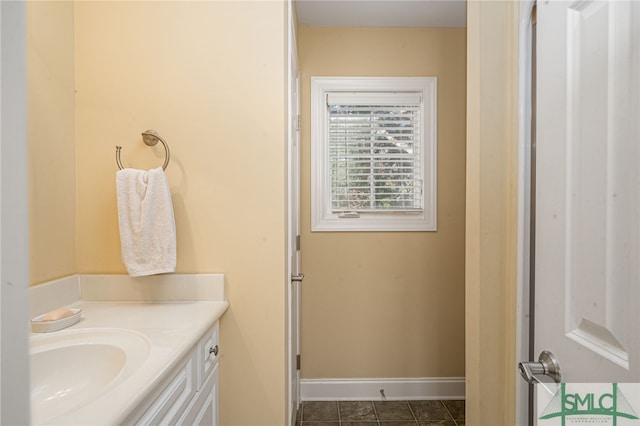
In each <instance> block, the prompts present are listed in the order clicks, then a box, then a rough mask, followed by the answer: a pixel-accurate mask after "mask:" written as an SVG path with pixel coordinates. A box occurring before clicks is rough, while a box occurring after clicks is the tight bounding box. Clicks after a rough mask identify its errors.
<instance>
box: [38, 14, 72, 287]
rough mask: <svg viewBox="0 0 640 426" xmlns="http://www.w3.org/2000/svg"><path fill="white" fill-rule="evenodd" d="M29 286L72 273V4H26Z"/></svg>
mask: <svg viewBox="0 0 640 426" xmlns="http://www.w3.org/2000/svg"><path fill="white" fill-rule="evenodd" d="M26 11H27V17H26V19H27V81H28V86H27V97H28V99H27V107H28V110H27V114H28V120H27V126H28V127H27V137H28V155H29V159H28V161H29V228H30V229H29V231H30V234H29V245H30V256H29V274H30V277H29V282H30V284H37V283H41V282H44V281H49V280H52V279H55V278H60V277H63V276H66V275H71V274H74V273H75V271H76V250H75V246H76V238H75V235H76V230H75V226H76V220H75V219H76V215H75V209H76V169H75V161H76V149H75V129H74V118H75V105H74V61H73V57H74V54H73V49H74V45H73V40H74V31H73V3H72V2H27V4H26Z"/></svg>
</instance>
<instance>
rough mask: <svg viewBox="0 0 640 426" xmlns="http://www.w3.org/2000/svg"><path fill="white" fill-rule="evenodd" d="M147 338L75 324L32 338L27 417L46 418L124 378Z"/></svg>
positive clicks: (139, 358)
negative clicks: (71, 327) (74, 328)
mask: <svg viewBox="0 0 640 426" xmlns="http://www.w3.org/2000/svg"><path fill="white" fill-rule="evenodd" d="M148 354H149V342H148V341H147V339H146V338H145V337H143V336H142V335H140V334H137V333H134V332H131V331H128V330H122V329H109V328H106V329H100V328H96V329H77V330H69V331H62V332H55V333H47V334H42V335H32V337H31V421H32V423H34V424H41V423H46V422H48V421H50V420H52V419H54V418H56V417H58V416H60V415H62V414H65V413H67V412H69V411H71V410H74V409H76V408H79V407H81V406H83V405H85V404H87V403H89V402H91V401H93V400H95V399H96V398H97V397H99V396H100V395H101V394H103V393H104V392H106V391H107V390H109V389H111V388H112V387H113V386H116V385H117V384H118V383H121V382H122V381H124V380H125V379H126V378H127V377H129V376H130V375H131V374H132V373H133V372H135V371H136V369H137V368H138V367H139V366H140V365H141V364H142V363H143V361H144V360H145V358H146V357H147V355H148Z"/></svg>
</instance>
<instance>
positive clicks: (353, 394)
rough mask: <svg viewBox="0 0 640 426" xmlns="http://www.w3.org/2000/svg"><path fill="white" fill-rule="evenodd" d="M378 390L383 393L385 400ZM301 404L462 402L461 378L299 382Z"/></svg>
mask: <svg viewBox="0 0 640 426" xmlns="http://www.w3.org/2000/svg"><path fill="white" fill-rule="evenodd" d="M381 390H382V391H383V392H384V397H383V395H382V392H381ZM300 399H302V400H303V401H357V400H366V401H381V400H385V399H386V400H390V401H398V400H421V399H425V400H426V399H448V400H453V399H465V379H464V377H418V378H397V379H301V380H300Z"/></svg>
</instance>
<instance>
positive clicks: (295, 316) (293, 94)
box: [287, 1, 303, 425]
mask: <svg viewBox="0 0 640 426" xmlns="http://www.w3.org/2000/svg"><path fill="white" fill-rule="evenodd" d="M288 3H289V49H288V50H289V52H288V54H289V71H288V80H289V83H288V84H289V95H288V96H289V114H288V115H289V131H288V134H289V137H288V149H287V151H288V168H289V170H288V182H289V183H288V203H289V207H288V243H287V245H288V247H287V253H288V268H287V269H288V273H289V274H290V275H289V276H290V279H289V282H288V283H287V286H288V289H287V299H288V304H287V323H288V324H287V328H288V335H289V337H288V344H289V348H288V365H289V368H288V369H289V371H288V375H289V383H288V392H287V393H288V398H287V399H288V402H289V416H288V417H289V419H288V422H289V423H288V424H290V425H295V424H296V413H297V410H298V405H299V403H300V370H299V354H300V313H299V310H300V284H301V282H302V278H303V276H302V274H301V273H300V119H299V111H300V95H299V93H300V83H299V79H300V77H299V75H298V57H297V49H296V39H295V26H294V22H293V16H294V15H293V13H292V10H291V8H292V4H291V1H289V2H288Z"/></svg>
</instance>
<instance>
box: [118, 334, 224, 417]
mask: <svg viewBox="0 0 640 426" xmlns="http://www.w3.org/2000/svg"><path fill="white" fill-rule="evenodd" d="M218 333H219V323H218V322H216V323H215V324H214V325H213V326H212V327H211V328H210V329H209V330H207V332H206V333H205V334H204V335H203V336H202V337H201V338H200V340H199V341H198V343H197V344H196V345H195V347H193V348H191V350H190V351H189V353H188V354H187V356H186V357H184V358H183V359H182V360H181V361H180V362H179V363H178V365H177V366H176V367H175V368H174V369H173V370H172V372H171V373H170V374H169V376H168V377H167V378H166V379H165V380H164V381H163V382H162V384H161V385H160V386H158V387H157V388H155V389H153V390H152V391H151V392H150V393H149V395H148V396H147V397H146V398H145V400H144V401H143V402H142V403H141V404H140V405H139V406H138V408H137V409H135V410H134V412H133V413H132V414H131V415H129V417H128V418H127V420H126V421H125V422H124V424H126V425H202V426H204V425H211V426H217V425H218V353H219V350H218Z"/></svg>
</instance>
